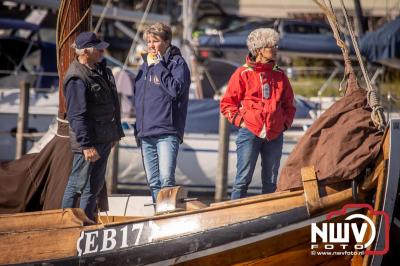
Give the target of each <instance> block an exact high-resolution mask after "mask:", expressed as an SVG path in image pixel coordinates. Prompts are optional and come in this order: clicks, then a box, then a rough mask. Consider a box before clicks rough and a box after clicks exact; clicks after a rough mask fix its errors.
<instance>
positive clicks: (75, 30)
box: [56, 0, 92, 119]
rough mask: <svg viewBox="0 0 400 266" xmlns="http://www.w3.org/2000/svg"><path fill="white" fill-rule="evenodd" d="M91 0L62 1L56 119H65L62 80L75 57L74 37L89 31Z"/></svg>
mask: <svg viewBox="0 0 400 266" xmlns="http://www.w3.org/2000/svg"><path fill="white" fill-rule="evenodd" d="M91 2H92V1H91V0H62V1H61V3H60V8H59V11H58V17H57V37H56V38H57V40H56V42H57V69H58V76H59V78H60V81H59V107H58V117H59V118H61V119H65V113H66V111H67V108H66V105H65V97H64V90H63V79H64V76H65V73H66V72H67V70H68V67H69V64H70V63H71V62H72V60H73V59H74V57H75V51H74V50H73V49H71V45H72V44H73V43H74V41H75V38H76V36H77V35H78V34H79V33H80V32H83V31H90V27H91V11H90V7H91Z"/></svg>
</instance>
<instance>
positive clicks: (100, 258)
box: [47, 207, 309, 265]
mask: <svg viewBox="0 0 400 266" xmlns="http://www.w3.org/2000/svg"><path fill="white" fill-rule="evenodd" d="M308 218H309V217H308V214H307V209H306V207H299V208H295V209H292V210H289V211H285V212H281V213H276V214H272V215H268V216H264V217H261V218H258V219H254V220H250V221H245V222H241V223H237V224H233V225H229V226H224V227H219V228H215V229H210V230H207V231H204V232H200V233H195V234H191V235H187V236H181V237H177V238H173V239H168V240H165V241H159V242H155V243H150V244H144V245H140V246H133V247H129V248H126V249H122V250H118V251H114V252H109V253H100V254H99V253H97V254H93V255H89V256H84V257H78V256H76V257H71V258H67V259H62V260H53V261H47V262H48V263H51V264H54V265H88V264H95V265H146V264H151V263H156V262H160V261H165V260H169V259H173V258H178V257H180V256H183V255H188V254H192V253H195V252H198V251H202V250H206V249H210V248H214V247H217V246H220V245H224V244H228V243H230V242H233V241H238V240H242V239H245V238H248V237H253V236H256V235H259V234H262V233H265V232H268V231H273V230H274V229H278V228H281V227H284V226H287V225H290V224H293V223H295V222H299V221H302V220H305V219H308Z"/></svg>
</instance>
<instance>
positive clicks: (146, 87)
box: [134, 23, 190, 202]
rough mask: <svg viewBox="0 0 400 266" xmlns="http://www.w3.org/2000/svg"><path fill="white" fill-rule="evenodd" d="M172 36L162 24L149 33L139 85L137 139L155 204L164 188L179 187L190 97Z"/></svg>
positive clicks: (185, 69) (187, 74) (187, 76)
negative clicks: (180, 155) (178, 167)
mask: <svg viewBox="0 0 400 266" xmlns="http://www.w3.org/2000/svg"><path fill="white" fill-rule="evenodd" d="M171 37H172V34H171V29H170V28H169V27H168V26H167V25H165V24H162V23H156V24H154V25H152V26H151V27H150V28H149V29H147V30H146V31H145V33H144V39H145V41H147V48H148V54H145V55H144V56H143V59H144V63H143V64H142V66H141V67H140V70H139V72H138V75H137V77H136V82H135V93H134V100H135V109H136V130H137V137H138V139H139V140H140V142H141V148H142V156H143V162H144V168H145V171H146V175H147V180H148V183H149V186H150V190H151V194H152V197H153V201H154V202H155V201H156V199H157V194H158V192H159V191H160V189H161V188H162V187H170V186H174V185H175V168H176V158H177V155H178V149H179V144H180V143H182V141H183V132H184V129H185V121H186V113H187V105H188V97H189V86H190V72H189V68H188V66H187V64H186V62H185V60H184V59H183V57H182V55H181V53H180V50H179V48H177V47H176V46H173V45H171Z"/></svg>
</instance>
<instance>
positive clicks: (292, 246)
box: [177, 216, 351, 266]
mask: <svg viewBox="0 0 400 266" xmlns="http://www.w3.org/2000/svg"><path fill="white" fill-rule="evenodd" d="M344 218H345V217H344V216H339V217H336V218H334V221H337V222H339V221H343V219H344ZM310 236H311V226H310V225H309V224H307V225H305V226H303V227H302V228H299V229H295V230H292V231H289V232H285V233H282V234H279V235H276V236H274V237H270V238H267V239H263V240H260V241H257V242H254V243H251V244H247V245H243V246H239V247H235V248H232V249H230V250H226V251H223V252H219V253H216V254H211V255H208V256H204V257H200V258H196V259H193V260H191V261H185V262H181V263H179V264H177V265H181V266H182V265H185V266H191V265H202V266H213V265H219V266H225V265H236V266H238V265H278V266H281V265H317V264H321V263H327V262H328V261H329V260H333V259H338V260H339V261H340V262H338V263H337V264H331V265H349V261H350V259H351V257H350V256H347V257H346V258H344V256H336V257H334V256H312V255H311V254H310V252H311V250H310ZM331 263H333V262H331ZM327 265H329V264H327Z"/></svg>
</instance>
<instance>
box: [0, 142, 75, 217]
mask: <svg viewBox="0 0 400 266" xmlns="http://www.w3.org/2000/svg"><path fill="white" fill-rule="evenodd" d="M72 156H73V155H72V152H71V147H70V144H69V138H62V137H57V136H56V137H54V138H53V139H52V140H51V141H50V142H49V143H48V144H47V145H46V147H44V149H43V150H42V151H41V152H40V153H35V154H28V155H25V156H23V157H22V158H21V159H19V160H15V161H11V162H7V163H2V164H0V213H17V212H24V211H38V210H42V209H43V210H49V209H59V208H60V207H61V200H62V197H63V194H64V190H65V186H66V182H67V180H68V176H69V173H70V170H71V165H72Z"/></svg>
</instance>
